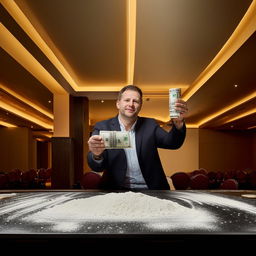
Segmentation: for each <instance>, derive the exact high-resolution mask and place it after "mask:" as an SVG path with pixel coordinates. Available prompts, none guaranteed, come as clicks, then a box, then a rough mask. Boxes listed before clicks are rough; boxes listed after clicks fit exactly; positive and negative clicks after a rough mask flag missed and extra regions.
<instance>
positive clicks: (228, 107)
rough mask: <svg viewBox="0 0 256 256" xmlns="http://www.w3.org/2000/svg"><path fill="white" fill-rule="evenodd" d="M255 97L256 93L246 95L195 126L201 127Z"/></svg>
mask: <svg viewBox="0 0 256 256" xmlns="http://www.w3.org/2000/svg"><path fill="white" fill-rule="evenodd" d="M255 97H256V92H255V93H252V94H250V95H248V96H247V97H245V98H243V99H241V100H239V101H237V102H235V103H234V104H232V105H229V106H227V107H225V108H223V109H221V110H219V111H218V112H216V113H214V114H212V115H210V116H208V117H206V118H204V119H203V120H201V121H200V122H199V123H198V124H197V125H198V126H201V125H203V124H205V123H207V122H209V121H210V120H212V119H214V118H216V117H218V116H220V115H222V114H224V113H225V112H227V111H229V110H231V109H233V108H236V107H237V106H239V105H241V104H243V103H246V102H247V101H250V100H252V99H253V98H255ZM254 111H255V110H254ZM235 118H236V117H235ZM236 119H239V118H236Z"/></svg>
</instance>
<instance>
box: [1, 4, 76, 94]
mask: <svg viewBox="0 0 256 256" xmlns="http://www.w3.org/2000/svg"><path fill="white" fill-rule="evenodd" d="M1 3H2V5H3V6H4V8H5V9H6V10H7V11H8V12H9V14H10V15H11V16H12V17H13V19H14V20H15V21H16V22H17V23H18V24H19V25H20V27H21V28H22V29H23V30H24V31H25V32H26V33H27V35H28V36H29V37H30V38H31V40H32V41H33V42H34V43H35V44H36V45H37V46H38V47H39V48H40V49H41V51H42V52H43V53H44V54H45V56H47V58H48V59H49V60H50V61H51V62H52V64H53V65H54V66H55V67H56V68H57V69H58V70H59V72H60V73H61V74H62V75H63V77H64V78H65V79H66V80H67V81H68V83H69V84H70V85H71V86H72V87H73V88H74V90H77V89H78V88H79V86H78V85H77V84H76V83H75V81H74V80H73V79H72V77H71V76H70V74H69V73H68V72H67V70H66V69H65V68H64V66H63V65H62V64H61V62H60V61H59V60H58V58H57V57H56V56H55V54H54V53H53V52H52V50H51V49H50V47H49V46H48V45H47V44H46V43H45V41H44V40H43V39H42V37H41V36H40V35H39V33H38V32H37V31H36V29H35V28H34V27H33V25H32V24H31V23H30V21H29V20H28V18H27V17H26V16H25V14H24V13H23V12H22V11H21V9H20V8H19V7H18V5H17V4H16V3H15V1H9V0H1Z"/></svg>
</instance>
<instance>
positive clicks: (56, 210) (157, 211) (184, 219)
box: [23, 192, 215, 231]
mask: <svg viewBox="0 0 256 256" xmlns="http://www.w3.org/2000/svg"><path fill="white" fill-rule="evenodd" d="M167 219H172V221H171V222H170V223H172V225H173V227H175V226H176V225H175V223H176V224H177V225H180V224H182V225H184V224H185V223H187V224H186V225H188V226H190V227H192V226H193V227H198V220H199V223H202V224H203V225H206V224H207V223H209V222H215V218H214V217H213V216H210V215H209V214H208V213H207V212H204V211H202V210H201V211H198V210H197V209H195V208H187V207H184V206H182V205H180V204H178V203H176V202H173V201H170V200H166V199H159V198H157V197H154V196H149V195H145V194H143V193H139V192H119V193H114V192H112V193H108V194H104V195H96V196H92V197H89V198H80V199H72V200H69V201H66V202H63V203H61V204H56V205H53V206H52V207H50V208H47V209H44V210H41V211H38V212H36V213H34V214H31V215H29V216H27V217H25V218H23V220H24V221H29V222H31V221H32V222H35V223H48V224H51V225H53V226H52V229H54V230H61V231H72V230H75V229H77V228H79V227H81V224H83V223H85V222H87V223H95V222H97V223H100V222H103V221H105V222H107V221H109V222H111V221H121V222H122V221H123V222H133V221H139V222H143V223H144V224H145V225H149V223H151V224H152V221H153V222H154V223H155V224H157V226H155V227H154V226H152V228H157V229H159V228H163V227H166V228H167V226H166V220H167ZM160 223H164V224H161V227H160V226H159V224H160ZM167 223H168V222H167ZM151 224H150V225H151ZM168 228H170V226H169V227H168Z"/></svg>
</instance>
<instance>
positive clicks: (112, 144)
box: [99, 131, 132, 149]
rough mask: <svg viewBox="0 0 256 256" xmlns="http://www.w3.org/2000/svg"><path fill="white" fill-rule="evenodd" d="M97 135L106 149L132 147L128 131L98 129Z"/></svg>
mask: <svg viewBox="0 0 256 256" xmlns="http://www.w3.org/2000/svg"><path fill="white" fill-rule="evenodd" d="M99 135H100V136H101V137H102V138H103V140H104V144H105V148H106V149H121V148H131V147H132V145H131V139H130V134H129V132H126V131H100V134H99Z"/></svg>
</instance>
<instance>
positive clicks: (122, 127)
mask: <svg viewBox="0 0 256 256" xmlns="http://www.w3.org/2000/svg"><path fill="white" fill-rule="evenodd" d="M137 120H138V119H137ZM137 120H136V121H135V122H134V124H133V125H132V127H131V129H130V131H132V132H134V128H135V125H136V123H137ZM118 122H119V124H120V127H121V130H123V131H125V127H124V125H123V123H122V121H121V119H120V116H119V115H118Z"/></svg>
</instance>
